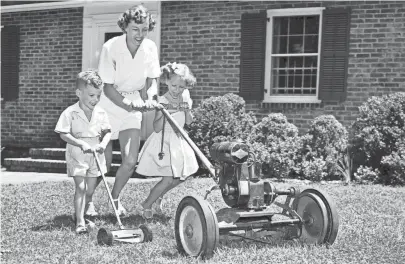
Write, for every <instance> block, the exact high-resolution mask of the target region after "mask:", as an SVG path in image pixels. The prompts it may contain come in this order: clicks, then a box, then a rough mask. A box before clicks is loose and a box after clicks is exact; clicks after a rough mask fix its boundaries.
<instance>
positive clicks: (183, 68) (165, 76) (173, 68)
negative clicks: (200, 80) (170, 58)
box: [160, 62, 197, 87]
mask: <svg viewBox="0 0 405 264" xmlns="http://www.w3.org/2000/svg"><path fill="white" fill-rule="evenodd" d="M174 75H177V76H179V77H180V78H181V79H182V80H183V81H185V82H186V85H187V86H189V87H193V86H194V85H195V84H196V82H197V80H196V78H195V77H194V75H193V73H192V72H191V71H190V69H189V68H188V67H187V65H185V64H182V63H176V62H173V63H170V62H169V63H167V64H166V65H165V66H163V67H161V68H160V81H161V82H163V83H164V84H167V81H168V80H170V78H172V76H174Z"/></svg>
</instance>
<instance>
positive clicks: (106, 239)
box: [97, 228, 114, 246]
mask: <svg viewBox="0 0 405 264" xmlns="http://www.w3.org/2000/svg"><path fill="white" fill-rule="evenodd" d="M113 241H114V239H113V234H112V233H111V231H110V230H107V229H104V228H100V230H98V233H97V242H98V244H99V245H107V246H112V244H113Z"/></svg>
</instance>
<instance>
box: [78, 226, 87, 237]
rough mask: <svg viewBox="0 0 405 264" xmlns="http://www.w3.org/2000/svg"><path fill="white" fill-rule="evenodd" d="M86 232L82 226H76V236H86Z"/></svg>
mask: <svg viewBox="0 0 405 264" xmlns="http://www.w3.org/2000/svg"><path fill="white" fill-rule="evenodd" d="M87 232H88V231H87V228H86V227H85V226H83V225H78V226H76V234H78V235H81V234H86V233H87Z"/></svg>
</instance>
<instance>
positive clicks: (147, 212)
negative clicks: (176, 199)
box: [135, 205, 153, 220]
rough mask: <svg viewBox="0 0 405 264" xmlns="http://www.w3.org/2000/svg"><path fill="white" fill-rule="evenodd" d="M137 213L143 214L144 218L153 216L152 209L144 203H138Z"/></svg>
mask: <svg viewBox="0 0 405 264" xmlns="http://www.w3.org/2000/svg"><path fill="white" fill-rule="evenodd" d="M135 214H139V215H141V216H142V218H143V219H145V220H148V219H152V218H153V212H152V209H145V208H143V207H142V205H138V206H137V207H135Z"/></svg>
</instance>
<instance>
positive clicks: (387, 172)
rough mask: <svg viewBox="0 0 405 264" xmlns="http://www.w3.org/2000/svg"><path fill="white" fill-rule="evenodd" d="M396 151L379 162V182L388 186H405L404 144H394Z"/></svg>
mask: <svg viewBox="0 0 405 264" xmlns="http://www.w3.org/2000/svg"><path fill="white" fill-rule="evenodd" d="M396 145H397V148H398V151H393V152H392V153H391V154H390V155H387V156H384V157H383V158H382V160H381V179H380V180H381V181H382V183H384V184H389V185H405V142H399V143H397V144H396Z"/></svg>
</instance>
